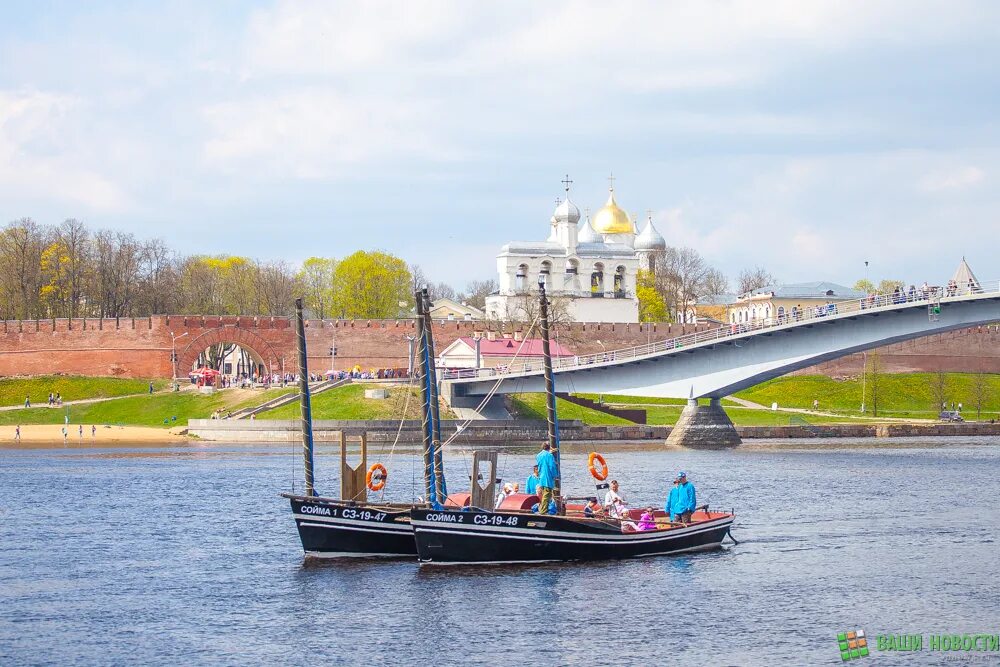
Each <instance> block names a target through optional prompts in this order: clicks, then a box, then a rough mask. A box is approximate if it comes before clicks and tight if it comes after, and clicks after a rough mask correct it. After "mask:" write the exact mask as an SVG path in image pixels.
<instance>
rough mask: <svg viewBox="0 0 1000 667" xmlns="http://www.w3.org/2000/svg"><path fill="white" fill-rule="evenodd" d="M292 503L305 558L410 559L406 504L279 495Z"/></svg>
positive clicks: (411, 549)
mask: <svg viewBox="0 0 1000 667" xmlns="http://www.w3.org/2000/svg"><path fill="white" fill-rule="evenodd" d="M281 495H282V496H284V497H285V498H288V499H289V501H290V502H291V504H292V516H294V517H295V525H296V526H297V527H298V530H299V539H301V540H302V549H303V551H305V555H306V557H307V558H412V557H413V556H415V555H416V554H417V549H416V545H415V543H414V540H413V528H412V526H411V524H410V510H411V509H413V508H414V506H413V505H409V504H384V505H383V504H375V503H352V502H350V501H344V500H339V499H336V498H323V497H320V496H300V495H293V494H290V493H283V494H281Z"/></svg>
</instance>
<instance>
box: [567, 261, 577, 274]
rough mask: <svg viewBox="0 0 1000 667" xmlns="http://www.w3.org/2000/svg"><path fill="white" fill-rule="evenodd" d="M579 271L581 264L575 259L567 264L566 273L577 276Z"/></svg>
mask: <svg viewBox="0 0 1000 667" xmlns="http://www.w3.org/2000/svg"><path fill="white" fill-rule="evenodd" d="M579 269H580V262H578V261H576V260H575V259H571V260H568V261H567V262H566V273H571V274H573V275H574V276H575V275H576V273H577V271H579Z"/></svg>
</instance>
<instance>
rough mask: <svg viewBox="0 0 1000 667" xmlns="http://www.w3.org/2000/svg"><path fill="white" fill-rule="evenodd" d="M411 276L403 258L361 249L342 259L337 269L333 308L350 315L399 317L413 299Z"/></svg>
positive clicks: (353, 317)
mask: <svg viewBox="0 0 1000 667" xmlns="http://www.w3.org/2000/svg"><path fill="white" fill-rule="evenodd" d="M410 280H411V277H410V270H409V269H408V268H407V266H406V262H404V261H403V260H401V259H400V258H398V257H395V256H393V255H390V254H388V253H385V252H382V251H379V250H373V251H371V252H366V251H364V250H359V251H357V252H356V253H354V254H353V255H350V256H348V257H345V258H344V259H342V260H340V262H339V263H338V264H337V268H336V270H335V271H334V276H333V312H334V313H336V314H337V315H338V316H340V317H343V318H347V319H358V318H370V319H382V318H391V317H396V316H398V315H399V313H400V311H401V310H406V309H408V308H409V307H410V306H411V305H412V303H413V296H412V295H411V294H410ZM401 303H402V304H404V305H402V306H400V304H401Z"/></svg>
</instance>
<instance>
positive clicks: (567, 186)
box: [559, 174, 573, 193]
mask: <svg viewBox="0 0 1000 667" xmlns="http://www.w3.org/2000/svg"><path fill="white" fill-rule="evenodd" d="M559 182H560V183H562V184H563V185H565V186H566V192H567V193H568V192H569V186H571V185H573V181H571V180H569V174H566V178H564V179H563V180H561V181H559Z"/></svg>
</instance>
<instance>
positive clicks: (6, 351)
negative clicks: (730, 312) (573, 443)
mask: <svg viewBox="0 0 1000 667" xmlns="http://www.w3.org/2000/svg"><path fill="white" fill-rule="evenodd" d="M483 326H484V325H483V323H481V322H469V321H437V322H435V323H434V337H435V342H436V347H437V349H438V350H439V351H440V350H443V349H444V348H445V347H446V346H447V345H448V344H450V343H451V342H452V341H454V340H455V339H456V338H458V337H460V336H473V335H477V334H479V335H486V334H485V332H484V331H483ZM713 326H717V325H707V324H702V325H694V324H635V323H632V324H613V323H606V322H604V323H582V322H574V323H572V324H571V325H563V326H562V327H561V328H560V329H559V330H558V331H556V332H555V335H556V338H557V340H558V341H559V342H560V343H562V344H563V345H565V346H566V347H568V348H570V349H571V350H573V351H574V352H575V353H577V354H581V355H583V354H591V353H597V352H601V351H602V350H605V349H606V350H614V349H618V348H624V347H630V346H635V345H642V344H645V343H647V342H649V341H651V340H652V341H655V340H661V339H667V338H673V337H676V336H680V335H683V334H687V333H693V332H695V331H704V330H707V329H710V328H712V327H713ZM414 333H415V327H414V322H413V321H412V320H309V321H307V323H306V337H307V344H308V347H309V353H310V354H309V367H310V370H311V371H313V372H316V373H322V372H325V371H327V370H329V369H330V368H331V367H332V368H334V369H336V370H347V369H351V368H353V367H355V366H360V367H361V368H362V369H365V370H367V369H370V368H397V369H405V368H406V366H407V354H408V353H407V350H408V344H407V336H413V335H414ZM171 334H172V335H171ZM172 341H173V342H174V344H175V345H176V353H177V374H178V375H179V376H184V375H186V374H187V372H188V371H190V370H191V369H192V368H193V366H194V364H195V362H196V360H197V358H198V355H199V353H200V352H202V351H204V350H205V349H206V348H207V347H209V346H210V345H212V344H215V343H222V342H229V343H237V344H239V345H240V346H241V347H243V348H245V349H248V350H250V351H252V353H253V354H255V355H256V356H257V357H258V358H259V362H260V363H263V364H264V366H265V367H269V368H270V371H271V372H272V373H280V372H282V370H284V371H288V372H294V368H295V358H296V356H295V337H294V329H293V327H292V321H291V320H290V319H289V318H283V317H267V318H263V317H261V318H255V317H209V316H179V315H169V316H168V315H158V316H153V317H144V318H134V319H133V318H128V319H125V318H123V319H118V320H115V319H104V320H101V319H91V318H87V319H74V320H67V319H56V320H30V321H11V320H8V321H4V322H3V325H2V330H0V376H12V375H50V374H65V375H98V376H120V377H141V378H146V377H164V378H166V377H170V376H171V374H172V360H171V351H172ZM331 347H335V348H336V352H337V354H336V357H335V359H334V360H333V364H331V358H330V356H329V351H330V348H331ZM881 353H882V362H883V367H884V370H885V372H891V373H898V372H919V371H938V370H944V371H960V372H977V371H985V372H990V373H1000V330H998V327H997V326H995V325H994V326H990V327H976V328H972V329H964V330H960V331H953V332H948V333H942V334H935V335H932V336H928V337H926V338H922V339H917V340H913V341H908V342H905V343H898V344H894V345H890V346H887V347H885V348H882V349H881ZM861 369H862V357H861V355H860V354H856V355H851V356H848V357H844V358H842V359H838V360H834V361H831V362H827V363H824V364H820V365H819V366H815V367H813V368H809V369H805V370H803V371H800V374H824V375H830V376H832V377H844V376H851V375H859V374H860V373H861Z"/></svg>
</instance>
